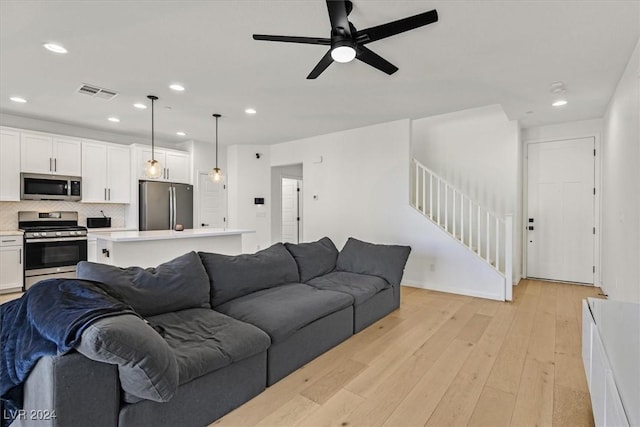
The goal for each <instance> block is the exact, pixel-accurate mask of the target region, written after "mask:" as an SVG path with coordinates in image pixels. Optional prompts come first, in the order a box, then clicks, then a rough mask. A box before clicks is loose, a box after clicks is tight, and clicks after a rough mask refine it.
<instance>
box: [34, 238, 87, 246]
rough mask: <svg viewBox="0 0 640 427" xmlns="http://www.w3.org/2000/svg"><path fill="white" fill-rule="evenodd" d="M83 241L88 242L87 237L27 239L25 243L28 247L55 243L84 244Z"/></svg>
mask: <svg viewBox="0 0 640 427" xmlns="http://www.w3.org/2000/svg"><path fill="white" fill-rule="evenodd" d="M83 240H85V241H86V240H87V238H86V237H55V238H52V239H26V240H25V243H26V244H27V245H28V244H29V243H46V242H50V243H55V242H74V241H75V242H82V241H83Z"/></svg>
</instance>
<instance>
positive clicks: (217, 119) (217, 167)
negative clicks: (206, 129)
mask: <svg viewBox="0 0 640 427" xmlns="http://www.w3.org/2000/svg"><path fill="white" fill-rule="evenodd" d="M216 169H218V116H216Z"/></svg>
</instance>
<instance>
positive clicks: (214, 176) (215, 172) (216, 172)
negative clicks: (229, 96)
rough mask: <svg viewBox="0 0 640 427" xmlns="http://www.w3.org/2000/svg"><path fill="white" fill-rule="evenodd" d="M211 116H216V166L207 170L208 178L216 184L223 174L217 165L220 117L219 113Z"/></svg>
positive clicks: (220, 180)
mask: <svg viewBox="0 0 640 427" xmlns="http://www.w3.org/2000/svg"><path fill="white" fill-rule="evenodd" d="M213 117H215V118H216V167H215V168H213V169H211V171H210V172H209V179H210V180H211V182H213V183H214V184H218V183H220V182H222V180H223V179H224V175H223V174H222V169H220V168H219V167H218V119H219V118H220V117H221V116H220V114H217V113H216V114H214V115H213Z"/></svg>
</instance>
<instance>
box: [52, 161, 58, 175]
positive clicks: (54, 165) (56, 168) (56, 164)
mask: <svg viewBox="0 0 640 427" xmlns="http://www.w3.org/2000/svg"><path fill="white" fill-rule="evenodd" d="M53 171H54V172H58V159H56V158H55V157H54V158H53Z"/></svg>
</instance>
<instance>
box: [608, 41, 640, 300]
mask: <svg viewBox="0 0 640 427" xmlns="http://www.w3.org/2000/svg"><path fill="white" fill-rule="evenodd" d="M639 79H640V42H639V43H638V44H637V45H636V48H635V50H634V52H633V54H632V56H631V58H630V61H629V64H628V65H627V68H626V70H625V72H624V74H623V76H622V78H621V79H620V82H619V83H618V87H617V89H616V91H615V93H614V95H613V97H612V98H611V101H610V103H609V107H608V108H607V112H606V115H605V117H604V132H603V134H604V135H603V168H602V182H603V195H602V201H603V203H602V287H603V290H604V292H605V293H607V294H609V298H610V299H614V300H621V301H630V302H636V303H640V82H639Z"/></svg>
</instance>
